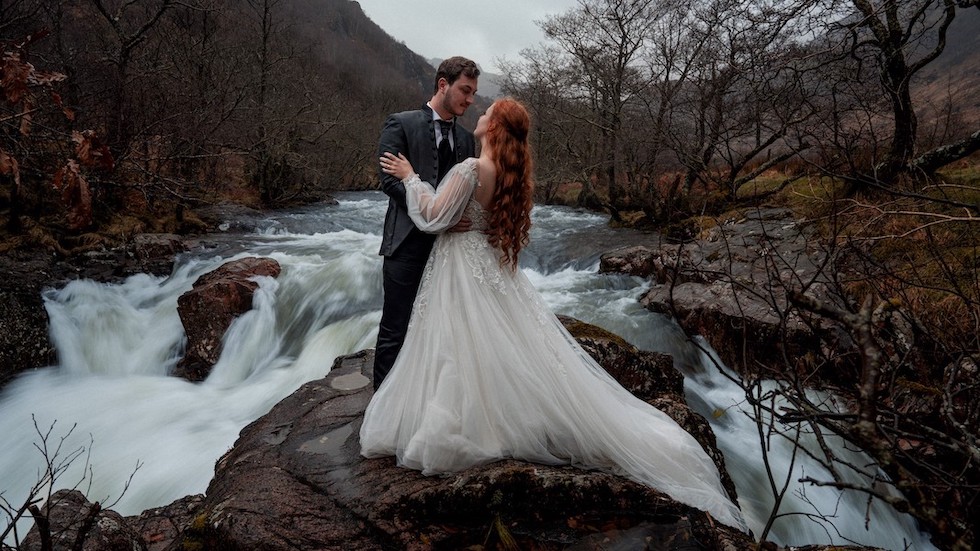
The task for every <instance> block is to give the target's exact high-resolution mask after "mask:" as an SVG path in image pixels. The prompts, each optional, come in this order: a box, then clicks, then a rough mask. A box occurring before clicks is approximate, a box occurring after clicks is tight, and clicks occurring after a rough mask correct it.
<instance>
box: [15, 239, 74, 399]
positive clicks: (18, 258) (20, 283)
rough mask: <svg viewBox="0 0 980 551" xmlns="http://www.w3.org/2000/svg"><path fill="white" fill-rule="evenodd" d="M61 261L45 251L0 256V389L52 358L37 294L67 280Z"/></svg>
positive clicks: (39, 298) (46, 324)
mask: <svg viewBox="0 0 980 551" xmlns="http://www.w3.org/2000/svg"><path fill="white" fill-rule="evenodd" d="M69 272H70V270H68V269H67V268H66V267H65V266H64V264H63V263H62V262H59V261H58V259H57V258H56V257H55V256H54V255H52V254H51V253H47V252H45V251H16V250H15V251H8V252H4V253H3V254H0V273H2V274H3V275H4V277H2V278H0V387H2V386H3V385H4V383H6V382H8V381H9V380H10V379H12V378H13V377H14V376H16V375H17V374H18V373H20V372H21V371H26V370H30V369H35V368H38V367H44V366H48V365H51V364H52V363H54V361H55V359H56V355H55V350H54V346H53V344H52V343H51V340H50V339H49V338H48V313H47V311H46V310H45V309H44V299H43V298H42V295H41V293H42V292H43V291H44V289H45V288H46V287H48V286H50V285H54V284H55V282H56V281H60V280H61V279H62V278H67V277H69V275H70V274H69Z"/></svg>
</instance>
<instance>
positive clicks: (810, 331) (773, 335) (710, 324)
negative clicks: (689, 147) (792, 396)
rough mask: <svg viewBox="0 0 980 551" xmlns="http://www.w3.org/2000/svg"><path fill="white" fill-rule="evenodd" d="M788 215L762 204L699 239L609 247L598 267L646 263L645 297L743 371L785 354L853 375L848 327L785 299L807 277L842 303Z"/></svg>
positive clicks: (813, 291) (774, 364)
mask: <svg viewBox="0 0 980 551" xmlns="http://www.w3.org/2000/svg"><path fill="white" fill-rule="evenodd" d="M790 215H791V213H790V211H788V210H786V209H775V208H772V209H759V210H756V211H752V212H749V213H748V214H746V215H745V216H744V217H740V218H737V219H732V220H728V221H725V222H723V223H721V224H719V225H717V226H714V227H712V228H710V229H708V230H705V231H702V232H701V235H700V239H699V240H698V241H695V242H693V243H687V244H681V245H677V244H660V246H659V247H658V248H657V249H655V250H654V249H646V248H642V247H632V248H627V249H621V250H615V251H612V252H610V253H608V255H607V257H606V261H605V262H604V263H603V264H602V266H603V267H604V268H605V269H606V270H607V271H612V272H618V271H620V270H624V269H634V267H636V266H642V267H643V271H642V272H636V271H634V272H632V273H634V275H636V274H643V273H645V274H646V275H647V276H648V277H650V278H651V279H652V281H653V284H652V285H651V287H650V289H649V290H648V291H647V292H646V293H645V294H644V295H643V296H642V297H641V299H640V301H641V303H642V304H643V305H644V307H646V308H647V309H648V310H651V311H653V312H657V313H660V314H664V315H667V316H669V317H671V318H673V319H674V320H675V321H677V323H678V324H679V325H680V326H681V327H682V328H683V329H684V330H685V331H686V332H687V333H688V334H690V335H701V336H702V337H704V338H705V339H706V340H707V342H708V343H709V344H710V345H711V347H712V348H713V349H714V350H715V351H716V352H717V353H718V356H719V357H720V358H721V360H722V362H723V363H724V364H725V365H727V366H728V367H731V368H732V369H735V370H736V371H738V372H740V373H743V374H760V371H761V372H762V373H761V374H762V375H763V376H766V377H774V376H776V377H778V374H779V373H782V372H784V371H785V369H786V363H785V358H789V359H790V360H791V361H792V362H794V365H793V367H794V368H795V369H797V370H798V371H799V372H800V373H803V374H805V373H809V372H810V371H812V370H813V369H814V366H816V365H820V366H821V369H822V370H824V371H823V373H824V376H826V377H828V378H829V379H833V378H835V377H838V376H841V377H848V378H853V377H854V376H855V373H856V369H857V365H856V363H855V362H854V356H853V354H851V353H850V351H851V350H852V346H853V341H852V340H851V338H850V336H849V335H848V333H847V332H846V331H845V330H844V329H843V328H842V327H841V326H839V325H838V324H836V323H833V322H830V321H828V320H826V319H824V318H820V317H817V316H804V315H801V314H800V313H799V311H798V310H797V309H794V308H790V307H789V298H788V296H789V292H790V291H795V290H799V289H801V284H804V283H805V284H806V294H807V295H809V296H811V297H813V298H814V299H816V300H818V301H829V302H832V303H834V304H839V303H840V298H839V297H836V296H834V295H833V294H831V293H829V292H828V291H827V289H828V288H830V285H829V283H830V282H828V281H827V280H826V277H827V275H826V274H825V273H823V270H824V266H823V264H822V263H823V262H824V260H825V253H824V252H823V250H822V249H820V248H819V247H816V246H815V243H816V240H815V238H814V237H813V236H812V234H811V232H809V231H808V230H807V228H806V227H805V226H804V225H803V224H801V223H799V222H797V221H795V220H793V219H792V218H791V217H790Z"/></svg>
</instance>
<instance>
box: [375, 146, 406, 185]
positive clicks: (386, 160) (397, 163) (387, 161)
mask: <svg viewBox="0 0 980 551" xmlns="http://www.w3.org/2000/svg"><path fill="white" fill-rule="evenodd" d="M378 161H379V162H380V163H381V171H382V172H384V173H385V174H391V175H392V176H394V177H395V178H398V179H399V180H404V179H405V178H407V177H408V176H410V175H412V174H413V173H414V172H415V169H413V168H412V163H410V162H408V159H406V158H405V155H403V154H401V153H399V154H398V155H397V156H395V154H394V153H391V152H389V151H385V152H384V154H382V155H381V157H378Z"/></svg>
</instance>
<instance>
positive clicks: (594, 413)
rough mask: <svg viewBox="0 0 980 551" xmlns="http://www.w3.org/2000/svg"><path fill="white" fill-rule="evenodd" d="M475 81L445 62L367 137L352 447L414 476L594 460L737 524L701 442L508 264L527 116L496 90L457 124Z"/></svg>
mask: <svg viewBox="0 0 980 551" xmlns="http://www.w3.org/2000/svg"><path fill="white" fill-rule="evenodd" d="M479 75H480V71H479V69H478V68H477V66H476V64H475V63H473V62H472V61H470V60H468V59H465V58H461V57H453V58H449V59H447V60H445V61H444V62H443V63H442V64H441V65H440V66H439V69H438V71H437V73H436V82H435V89H434V93H433V96H432V99H431V100H430V101H429V102H428V103H427V104H426V106H425V107H423V108H422V109H418V110H414V111H406V112H402V113H396V114H394V115H391V116H389V117H388V120H387V121H386V123H385V126H384V130H383V131H382V133H381V140H380V148H379V155H380V158H379V161H380V165H381V172H382V174H381V188H382V190H383V191H384V192H385V193H386V194H387V195H388V197H389V204H388V213H387V215H386V218H385V224H384V234H383V236H382V245H381V254H382V255H383V256H384V267H383V285H384V307H383V310H382V317H381V324H380V327H379V332H378V342H377V347H376V349H375V364H374V383H375V394H374V396H373V397H372V399H371V402H370V404H368V407H367V409H366V411H365V413H364V421H363V424H362V425H361V431H360V441H361V453H362V454H363V455H364V456H365V457H382V456H391V455H393V456H395V458H396V460H397V462H398V464H399V465H401V466H404V467H409V468H412V469H417V470H420V471H422V472H423V473H425V474H441V473H450V472H455V471H460V470H463V469H466V468H467V467H471V466H474V465H480V464H484V463H489V462H492V461H496V460H499V459H502V458H514V459H520V460H524V461H531V462H536V463H543V464H549V465H557V464H573V465H577V466H582V467H586V468H601V469H603V470H605V471H608V472H612V473H615V474H619V475H622V476H625V477H628V478H630V479H632V480H635V481H637V482H640V483H643V484H646V485H648V486H651V487H653V488H656V489H658V490H660V491H662V492H664V493H666V494H668V495H670V496H671V497H672V498H674V499H675V500H677V501H679V502H681V503H684V504H687V505H690V506H693V507H696V508H698V509H701V510H704V511H707V512H708V513H710V514H711V515H712V516H713V517H714V518H715V519H717V520H719V521H720V522H723V523H725V524H727V525H730V526H734V527H736V528H738V529H741V530H743V531H746V525H745V521H744V519H743V518H742V515H741V512H740V511H739V509H738V507H737V506H736V505H735V504H734V503H732V501H731V500H730V499H729V497H728V496H727V494H726V493H725V491H724V489H723V488H722V485H721V482H720V478H719V475H718V470H717V468H716V467H715V464H714V462H712V460H711V459H710V458H709V457H708V455H707V454H706V453H705V451H704V450H703V448H702V447H701V445H700V444H699V443H698V442H697V441H696V440H695V439H694V438H693V437H692V436H691V435H690V434H688V433H687V432H685V431H684V429H683V428H681V427H680V425H678V424H677V423H676V422H675V421H674V420H673V419H671V418H670V417H669V416H667V415H666V414H665V413H663V412H661V411H660V410H658V409H656V408H654V407H653V406H651V405H649V404H647V403H646V402H643V401H642V400H640V399H638V398H636V397H635V396H633V395H632V394H631V393H630V392H629V391H627V390H626V389H624V388H623V387H622V386H620V385H619V383H617V382H616V380H615V379H613V378H612V377H611V376H610V375H609V374H608V373H606V372H605V370H603V369H602V367H600V366H599V365H598V364H597V363H596V362H595V361H594V360H593V359H592V358H591V357H590V356H589V355H588V354H587V353H586V352H585V351H584V350H583V349H582V348H581V347H580V346H579V345H578V343H577V342H576V341H575V339H574V338H573V337H572V336H571V335H570V334H569V333H568V331H567V330H565V328H564V326H563V325H562V324H561V322H560V321H559V320H558V318H557V317H556V316H555V315H554V314H553V313H552V312H551V310H550V309H549V307H548V306H547V304H545V302H544V300H543V299H542V297H541V296H540V295H539V294H538V293H537V291H536V290H535V289H534V287H533V286H532V285H531V283H530V281H528V279H527V277H525V275H524V273H523V272H522V271H521V270H520V269H519V268H518V258H519V254H520V251H521V248H522V247H523V246H524V245H525V244H526V243H527V240H528V233H529V231H530V226H531V222H530V213H531V206H532V194H533V183H534V182H533V173H532V159H531V150H530V146H529V143H528V136H529V131H530V117H529V114H528V112H527V110H526V108H525V107H524V106H523V105H521V103H520V102H518V101H516V100H514V99H511V98H503V99H498V100H497V101H495V102H494V103H493V105H491V106H490V107H489V108H488V109H487V111H486V112H485V113H484V114H483V115H482V116H481V117H480V119H479V121H478V122H477V125H476V128H475V129H474V131H473V133H472V134H471V133H470V132H469V131H467V130H466V129H464V128H462V127H461V126H460V125H459V124H458V123H457V121H456V117H459V116H461V115H462V114H463V113H464V112H465V111H466V109H467V108H468V107H469V106H470V105H471V104H472V103H473V96H474V95H475V93H476V91H477V83H478V78H479ZM477 140H478V141H479V144H480V148H479V155H478V156H477V155H476V150H475V149H476V148H475V141H477Z"/></svg>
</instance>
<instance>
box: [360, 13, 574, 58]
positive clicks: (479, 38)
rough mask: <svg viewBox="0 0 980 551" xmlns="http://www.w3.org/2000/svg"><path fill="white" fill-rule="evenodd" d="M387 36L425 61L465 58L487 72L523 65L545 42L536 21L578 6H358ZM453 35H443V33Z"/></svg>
mask: <svg viewBox="0 0 980 551" xmlns="http://www.w3.org/2000/svg"><path fill="white" fill-rule="evenodd" d="M358 3H360V5H361V9H363V10H364V13H366V14H367V16H368V17H370V18H371V20H372V21H374V22H375V23H377V24H378V26H380V27H381V28H382V29H384V30H385V32H387V33H388V34H390V35H391V36H393V37H394V38H395V39H396V40H400V41H402V42H404V43H405V45H406V46H408V47H409V48H410V49H411V50H412V51H414V52H415V53H417V54H419V55H421V56H422V57H425V58H427V59H428V58H434V57H435V58H446V57H449V56H453V55H462V56H465V57H468V58H470V59H472V60H473V61H475V62H476V64H477V65H479V66H480V68H482V69H483V70H485V71H489V72H491V73H496V72H498V70H497V69H498V68H497V66H496V63H495V60H496V58H499V57H503V58H506V59H507V60H508V61H517V60H519V59H520V51H521V50H523V49H524V48H530V47H536V46H537V45H538V44H540V43H541V42H543V41H544V35H543V34H542V33H541V29H540V28H538V26H537V25H535V23H534V22H535V21H538V20H541V19H544V17H545V16H546V15H551V14H559V13H564V12H566V11H568V10H569V9H571V8H572V7H575V6H577V5H578V2H577V0H455V1H452V0H412V1H411V2H408V1H405V0H358ZM442 27H445V28H447V29H449V30H448V31H447V32H445V33H440V32H439V30H438V29H439V28H442Z"/></svg>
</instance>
